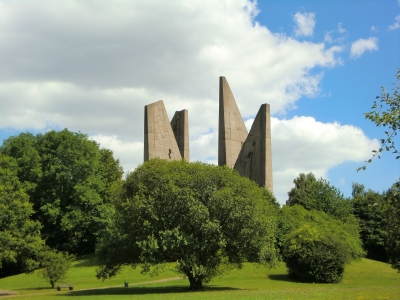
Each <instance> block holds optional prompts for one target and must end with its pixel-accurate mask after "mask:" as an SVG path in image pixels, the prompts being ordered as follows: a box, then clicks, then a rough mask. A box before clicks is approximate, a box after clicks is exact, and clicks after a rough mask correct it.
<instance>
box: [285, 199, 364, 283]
mask: <svg viewBox="0 0 400 300" xmlns="http://www.w3.org/2000/svg"><path fill="white" fill-rule="evenodd" d="M279 227H280V230H279V231H280V241H281V249H282V250H281V251H282V257H283V260H284V262H285V263H286V266H287V268H288V271H289V275H290V276H291V277H293V278H296V279H299V280H302V281H307V282H320V283H337V282H340V280H341V279H342V276H343V272H344V266H345V264H346V263H348V262H350V261H351V260H352V259H359V258H361V257H362V256H363V255H364V251H363V249H362V246H361V241H360V238H359V236H358V226H357V223H342V222H341V221H339V220H335V219H334V218H332V217H331V216H329V215H327V214H325V213H324V212H322V211H317V210H310V211H308V210H306V209H304V208H303V207H302V206H300V205H294V206H284V207H283V208H282V211H281V215H280V226H279Z"/></svg>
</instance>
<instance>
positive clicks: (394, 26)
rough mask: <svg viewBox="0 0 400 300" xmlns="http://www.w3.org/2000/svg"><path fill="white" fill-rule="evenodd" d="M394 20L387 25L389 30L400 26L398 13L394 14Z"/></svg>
mask: <svg viewBox="0 0 400 300" xmlns="http://www.w3.org/2000/svg"><path fill="white" fill-rule="evenodd" d="M395 20H396V22H394V23H393V24H392V25H390V26H389V30H394V29H397V28H400V15H398V16H396V18H395Z"/></svg>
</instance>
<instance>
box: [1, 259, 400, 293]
mask: <svg viewBox="0 0 400 300" xmlns="http://www.w3.org/2000/svg"><path fill="white" fill-rule="evenodd" d="M95 268H96V266H95V261H94V258H93V256H88V257H84V258H82V259H80V260H78V261H77V262H75V263H74V265H73V267H72V268H71V270H70V272H69V276H68V279H67V280H66V282H68V283H71V284H73V285H74V289H75V290H74V291H72V292H69V291H62V292H56V291H55V290H54V289H51V288H49V284H48V283H46V282H44V281H43V280H41V279H40V278H38V276H37V275H35V274H30V275H25V274H21V275H17V276H11V277H8V278H3V279H0V289H7V290H14V291H17V292H18V293H20V295H18V296H17V297H16V298H18V299H36V300H38V299H41V298H43V300H47V299H59V300H62V299H63V298H64V299H71V298H78V299H111V298H116V297H117V298H118V299H128V298H129V299H130V298H132V296H133V295H134V296H135V299H229V300H233V299H400V274H398V273H397V272H396V271H395V270H393V269H391V268H390V266H388V265H387V264H384V263H381V262H377V261H372V260H368V259H362V260H360V261H356V262H353V263H352V264H350V265H347V266H346V271H345V275H344V278H343V281H342V282H341V283H339V284H310V283H302V282H296V281H293V280H291V279H290V278H289V277H288V276H287V273H286V268H285V266H284V264H281V265H280V266H279V267H277V268H276V269H266V268H263V267H256V266H254V265H252V264H245V265H244V268H243V269H241V270H233V271H231V272H229V274H227V275H225V276H224V277H222V278H216V279H215V280H213V281H212V282H210V283H209V284H206V285H205V289H204V290H202V291H199V292H191V291H190V290H189V288H188V287H189V284H188V280H187V279H179V280H173V281H165V282H157V283H148V284H138V283H140V282H148V281H152V280H159V279H165V278H173V277H177V275H176V274H175V273H173V272H172V271H171V270H168V268H167V270H166V271H165V272H164V273H162V274H161V275H160V276H157V277H150V276H143V275H141V274H140V269H136V270H132V269H131V268H126V269H124V271H123V272H122V273H121V274H119V275H118V276H117V277H116V278H113V279H111V280H107V281H104V282H102V281H101V280H97V279H96V278H95ZM124 280H126V281H127V282H129V283H130V286H129V288H123V282H124ZM134 284H137V285H134ZM116 285H118V287H112V286H116ZM110 286H111V287H110ZM103 287H108V288H103ZM94 288H102V289H94ZM89 289H90V290H89Z"/></svg>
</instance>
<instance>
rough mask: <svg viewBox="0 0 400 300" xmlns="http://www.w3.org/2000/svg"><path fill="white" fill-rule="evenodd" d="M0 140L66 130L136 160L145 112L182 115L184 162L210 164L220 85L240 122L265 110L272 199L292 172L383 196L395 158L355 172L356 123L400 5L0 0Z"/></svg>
mask: <svg viewBox="0 0 400 300" xmlns="http://www.w3.org/2000/svg"><path fill="white" fill-rule="evenodd" d="M0 20H2V26H1V27H0V139H1V140H3V139H5V138H7V137H9V136H11V135H16V134H18V133H19V132H22V131H30V132H33V133H39V132H46V131H48V130H51V129H55V130H59V129H62V128H68V129H70V130H73V131H81V132H84V133H87V134H88V135H89V136H90V137H91V138H92V139H94V140H96V141H97V142H99V143H100V145H101V146H103V147H106V148H110V149H112V150H113V151H114V153H115V156H116V157H117V158H119V159H120V161H121V164H122V166H123V167H124V170H126V171H128V170H131V171H132V170H133V169H134V168H135V167H136V166H137V165H138V164H140V163H142V161H143V106H144V105H146V104H149V103H152V102H155V101H157V100H160V99H163V100H164V103H165V105H166V108H167V111H168V114H169V116H170V117H172V115H173V113H174V111H176V110H181V109H184V108H186V109H188V111H189V127H190V147H191V159H192V160H200V161H207V162H210V163H216V161H217V139H218V136H217V132H218V128H217V120H218V77H219V76H225V77H226V78H227V80H228V82H229V84H230V86H231V89H232V91H233V94H234V95H235V98H236V102H237V103H238V106H239V109H240V110H241V112H242V116H243V118H244V120H245V121H246V124H247V125H248V126H251V122H252V119H253V118H254V116H255V114H256V113H257V111H258V109H259V107H260V105H261V104H262V103H270V105H271V110H272V113H273V119H272V125H273V126H272V142H273V169H274V191H275V194H276V196H277V198H278V200H279V201H280V202H281V203H284V202H285V200H286V195H287V192H288V191H289V190H290V188H291V187H292V186H293V184H292V181H293V179H294V178H295V177H296V176H297V175H298V174H299V173H300V172H303V173H306V172H314V173H315V174H316V175H317V176H322V177H324V178H327V179H328V180H330V182H331V183H332V184H334V185H335V186H337V187H338V188H340V189H341V190H342V191H343V192H344V194H345V195H346V196H350V194H351V183H352V182H359V183H364V184H365V185H366V187H367V188H372V189H374V190H377V191H383V190H385V189H387V188H389V187H390V186H391V184H392V183H393V182H394V181H395V179H396V178H398V177H400V176H399V173H400V172H399V171H400V168H399V164H398V161H396V160H395V158H394V156H393V155H391V154H389V153H384V154H383V155H382V158H381V159H380V160H374V162H373V163H372V164H370V165H368V167H367V170H365V171H362V172H359V173H357V172H356V171H355V169H356V168H357V167H359V166H361V165H363V161H365V160H367V159H368V158H369V157H370V155H371V151H372V150H373V149H374V148H376V147H379V143H378V139H379V138H381V137H383V130H382V129H380V128H376V127H375V126H374V124H372V123H371V122H369V121H367V120H365V118H364V114H363V113H364V112H366V111H369V110H370V108H371V106H372V103H373V101H374V100H375V96H377V95H379V94H380V87H381V86H385V87H386V88H387V89H389V90H390V89H391V88H392V86H391V84H392V83H393V82H395V77H394V75H395V73H396V71H397V68H399V67H400V54H399V53H400V2H399V1H397V0H380V1H378V0H375V1H368V0H364V1H287V0H285V1H258V2H251V1H247V0H237V1H222V0H221V1H217V0H216V1H190V2H187V1H186V2H185V1H178V0H176V1H168V2H161V1H124V0H118V1H107V2H97V1H72V0H69V1H63V2H55V1H49V0H48V1H44V0H38V1H33V2H29V1H9V0H0Z"/></svg>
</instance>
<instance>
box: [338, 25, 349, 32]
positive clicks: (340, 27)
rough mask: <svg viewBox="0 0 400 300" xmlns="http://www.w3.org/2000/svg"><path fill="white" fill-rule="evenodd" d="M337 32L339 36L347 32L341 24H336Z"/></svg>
mask: <svg viewBox="0 0 400 300" xmlns="http://www.w3.org/2000/svg"><path fill="white" fill-rule="evenodd" d="M338 32H339V33H340V34H343V33H345V32H347V30H346V29H345V28H344V27H343V25H342V23H339V24H338Z"/></svg>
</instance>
